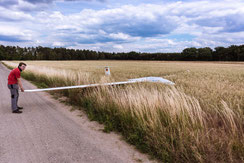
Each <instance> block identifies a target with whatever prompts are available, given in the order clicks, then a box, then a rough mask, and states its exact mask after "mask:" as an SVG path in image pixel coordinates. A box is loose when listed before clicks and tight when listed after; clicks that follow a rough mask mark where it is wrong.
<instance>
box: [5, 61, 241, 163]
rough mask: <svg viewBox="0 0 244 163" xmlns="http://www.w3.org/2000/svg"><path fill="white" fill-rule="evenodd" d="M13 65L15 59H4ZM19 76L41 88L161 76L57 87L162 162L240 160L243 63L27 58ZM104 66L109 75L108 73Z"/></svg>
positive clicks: (108, 128)
mask: <svg viewBox="0 0 244 163" xmlns="http://www.w3.org/2000/svg"><path fill="white" fill-rule="evenodd" d="M3 63H4V64H5V65H8V66H11V67H15V66H16V65H17V63H18V61H13V62H12V61H11V62H10V61H3ZM25 63H27V69H26V71H25V72H24V74H23V76H24V77H25V78H26V79H28V80H32V81H34V82H35V83H39V85H42V86H43V87H57V86H68V85H80V84H92V83H104V82H114V81H126V80H128V79H132V78H139V77H149V76H155V77H163V78H165V79H168V80H170V81H172V82H174V83H175V85H174V86H169V85H164V84H159V83H138V84H129V85H123V86H114V87H112V86H109V87H99V88H92V89H87V90H82V89H72V90H64V91H60V92H59V93H60V94H62V95H64V96H67V97H68V99H69V102H70V103H72V104H75V105H77V106H80V107H81V109H82V108H84V110H85V111H86V112H87V114H88V116H89V118H90V119H91V120H97V121H99V122H101V123H103V124H104V125H105V129H104V131H118V132H120V133H121V134H122V135H123V136H124V138H125V139H126V140H127V141H128V142H130V143H131V144H134V145H135V146H136V147H137V148H138V149H140V150H141V151H143V152H146V153H149V154H150V155H151V156H153V157H155V158H157V159H159V160H161V161H163V162H240V161H244V130H243V129H244V62H185V61H184V62H183V61H180V62H177V61H173V62H168V61H107V60H105V61H25ZM105 66H109V67H110V71H111V75H110V76H106V75H105V72H104V69H105Z"/></svg>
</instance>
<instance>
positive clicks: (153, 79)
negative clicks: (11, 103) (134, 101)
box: [24, 77, 175, 92]
mask: <svg viewBox="0 0 244 163" xmlns="http://www.w3.org/2000/svg"><path fill="white" fill-rule="evenodd" d="M139 82H157V83H164V84H168V85H174V84H175V83H173V82H171V81H169V80H167V79H164V78H161V77H144V78H136V79H129V80H128V81H122V82H113V83H103V84H88V85H77V86H66V87H56V88H43V89H31V90H25V91H24V92H42V91H53V90H62V89H72V88H87V87H97V86H103V85H119V84H129V83H139Z"/></svg>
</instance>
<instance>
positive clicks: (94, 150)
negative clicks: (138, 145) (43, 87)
mask: <svg viewBox="0 0 244 163" xmlns="http://www.w3.org/2000/svg"><path fill="white" fill-rule="evenodd" d="M27 68H28V67H27ZM8 74H9V70H8V69H7V68H5V67H4V66H3V65H2V64H0V162H1V163H5V162H6V163H7V162H10V163H17V162H18V163H22V162H23V163H31V162H33V163H41V162H42V163H47V162H58V163H68V162H70V163H71V162H72V163H74V162H80V163H82V162H85V163H87V162H96V163H100V162H101V163H102V162H104V163H110V162H111V163H120V162H124V163H129V162H138V161H139V162H151V161H149V160H148V159H147V157H146V156H145V155H142V154H140V153H139V152H137V151H136V150H135V149H134V148H133V147H132V146H130V145H128V144H126V143H125V142H124V141H122V140H120V139H121V138H120V136H118V135H116V134H114V133H110V134H106V133H103V132H102V131H100V130H101V128H102V126H101V125H99V124H97V123H96V122H90V121H89V120H88V119H87V117H86V116H85V115H84V114H83V113H80V112H78V111H75V112H70V111H69V110H70V107H69V106H65V105H63V104H61V103H59V102H58V101H56V100H54V99H52V98H51V97H50V95H49V94H47V93H44V92H40V93H20V98H19V106H23V107H24V110H23V113H22V114H13V113H12V112H11V108H10V92H9V90H8V88H7V76H8ZM22 81H23V85H24V88H25V89H35V88H36V87H35V86H33V85H32V84H30V83H29V82H27V81H25V80H23V79H22ZM77 114H83V116H82V117H79V116H77Z"/></svg>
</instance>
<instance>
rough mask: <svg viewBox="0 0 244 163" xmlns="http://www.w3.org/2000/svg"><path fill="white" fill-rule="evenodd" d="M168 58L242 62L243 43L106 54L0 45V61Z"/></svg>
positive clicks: (243, 57) (172, 59)
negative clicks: (214, 46)
mask: <svg viewBox="0 0 244 163" xmlns="http://www.w3.org/2000/svg"><path fill="white" fill-rule="evenodd" d="M110 59H111V60H168V61H244V45H240V46H236V45H231V46H230V47H227V48H225V47H216V48H214V50H212V49H211V48H209V47H205V48H195V47H192V48H186V49H184V50H183V51H182V52H181V53H140V52H134V51H132V52H128V53H108V52H96V51H92V50H74V49H66V48H49V47H41V46H38V47H28V48H26V47H25V48H21V47H18V46H3V45H0V60H110Z"/></svg>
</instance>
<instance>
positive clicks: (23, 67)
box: [19, 62, 26, 71]
mask: <svg viewBox="0 0 244 163" xmlns="http://www.w3.org/2000/svg"><path fill="white" fill-rule="evenodd" d="M25 67H26V64H25V63H23V62H20V63H19V68H20V69H21V70H22V71H24V70H25Z"/></svg>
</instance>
